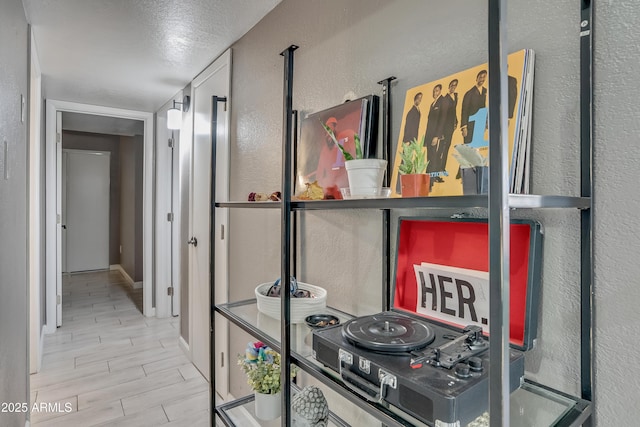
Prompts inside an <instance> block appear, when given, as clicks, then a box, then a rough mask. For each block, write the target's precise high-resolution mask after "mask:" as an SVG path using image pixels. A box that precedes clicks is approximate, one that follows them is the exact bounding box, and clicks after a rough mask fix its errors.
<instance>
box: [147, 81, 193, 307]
mask: <svg viewBox="0 0 640 427" xmlns="http://www.w3.org/2000/svg"><path fill="white" fill-rule="evenodd" d="M173 101H176V102H182V91H180V92H179V93H178V95H176V96H175V97H174V98H172V99H171V100H169V101H168V102H167V103H166V104H165V105H163V106H162V107H160V109H159V110H158V111H157V112H156V140H157V144H156V154H155V173H156V197H155V209H156V214H155V221H156V225H155V244H154V246H155V257H156V263H155V276H154V277H155V278H156V286H157V287H158V289H159V291H158V292H157V293H156V307H155V309H156V317H170V316H171V317H176V316H179V315H180V291H181V289H180V287H181V286H182V284H181V283H180V237H181V236H180V224H181V221H182V218H181V215H180V210H181V209H180V185H179V180H180V174H179V173H177V171H178V168H179V166H180V160H179V159H180V154H179V153H178V150H179V149H180V143H181V142H182V141H183V137H184V135H187V133H186V132H184V131H181V130H177V131H172V130H169V129H167V111H168V110H169V109H170V108H172V107H173ZM169 139H173V140H174V142H173V148H170V147H169ZM176 141H180V142H176ZM182 143H184V142H182ZM172 159H173V160H172ZM171 164H173V170H171ZM160 189H162V191H161V190H160ZM168 213H172V215H173V219H172V221H171V222H169V220H168V218H167V214H168ZM170 286H173V296H169V295H168V293H167V288H168V287H170ZM185 286H186V283H185Z"/></svg>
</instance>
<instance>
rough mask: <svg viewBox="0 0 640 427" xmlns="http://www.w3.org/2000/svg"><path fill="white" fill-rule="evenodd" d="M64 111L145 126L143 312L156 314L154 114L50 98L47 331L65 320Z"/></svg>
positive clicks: (47, 166)
mask: <svg viewBox="0 0 640 427" xmlns="http://www.w3.org/2000/svg"><path fill="white" fill-rule="evenodd" d="M62 112H71V113H80V114H90V115H95V116H105V117H111V118H124V119H133V120H139V121H141V122H142V127H143V135H144V136H143V137H142V138H143V149H142V151H143V152H142V159H143V168H142V171H140V173H141V174H142V177H143V178H142V179H143V186H142V187H143V189H142V197H139V199H140V204H141V205H142V206H141V208H142V210H143V215H142V224H141V227H140V228H141V230H142V236H141V239H140V240H141V241H142V244H143V251H142V263H141V264H142V270H143V278H144V280H143V283H142V288H143V291H144V300H143V312H144V315H145V316H154V315H155V312H154V307H153V306H154V304H153V293H154V292H153V283H154V282H153V269H152V263H153V256H152V254H153V252H152V251H153V247H152V242H153V240H152V237H153V236H152V234H153V233H152V231H153V217H152V212H153V208H152V200H153V191H152V190H153V139H154V129H153V114H152V113H147V112H141V111H132V110H123V109H118V108H110V107H101V106H95V105H88V104H78V103H74V102H66V101H58V100H50V99H48V100H47V101H46V150H45V163H46V200H45V202H46V220H45V223H46V248H45V253H46V265H45V271H46V274H45V276H46V295H47V296H46V319H47V322H46V326H45V331H46V333H53V332H55V330H56V327H57V326H59V325H60V324H61V320H62V314H61V309H60V308H61V306H62V225H63V223H62V191H61V186H62V185H61V169H62V131H61V129H62V123H61V121H62V120H61V114H62Z"/></svg>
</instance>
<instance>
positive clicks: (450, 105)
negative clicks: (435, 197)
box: [435, 79, 458, 182]
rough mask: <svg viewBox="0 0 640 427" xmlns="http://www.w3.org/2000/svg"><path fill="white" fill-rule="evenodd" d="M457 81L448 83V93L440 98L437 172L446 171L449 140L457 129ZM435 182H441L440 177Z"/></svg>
mask: <svg viewBox="0 0 640 427" xmlns="http://www.w3.org/2000/svg"><path fill="white" fill-rule="evenodd" d="M457 87H458V79H453V80H451V81H450V82H449V92H448V93H447V94H446V95H444V96H443V97H442V113H441V115H442V122H443V139H442V141H441V142H440V145H439V148H438V155H437V158H438V162H439V163H438V170H440V171H443V172H444V171H446V170H447V157H449V147H451V138H452V137H453V131H454V130H455V129H456V127H458V116H457V115H456V109H457V108H458V92H456V88H457ZM435 180H436V182H443V181H444V180H443V179H442V178H441V177H439V176H438V177H436V178H435Z"/></svg>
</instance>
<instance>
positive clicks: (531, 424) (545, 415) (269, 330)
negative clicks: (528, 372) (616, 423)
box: [216, 299, 591, 427]
mask: <svg viewBox="0 0 640 427" xmlns="http://www.w3.org/2000/svg"><path fill="white" fill-rule="evenodd" d="M216 312H218V313H220V314H221V315H223V316H224V317H225V318H227V319H228V320H229V321H231V322H232V323H234V324H236V325H238V326H239V327H240V328H242V329H244V330H245V331H246V332H248V333H249V334H251V335H252V336H254V337H256V338H258V339H260V340H261V341H263V342H265V343H266V344H267V345H269V346H271V347H272V348H274V349H276V350H278V351H279V350H280V321H279V320H277V319H274V318H271V317H269V316H266V315H264V314H263V313H260V312H259V311H258V307H257V305H256V300H255V299H251V300H245V301H239V302H235V303H229V304H222V305H218V306H216ZM324 313H328V314H333V315H334V316H337V317H338V318H339V319H340V323H341V324H342V323H344V322H346V321H347V320H349V319H352V318H353V316H351V315H349V314H347V313H344V312H342V311H339V310H336V309H333V308H331V307H327V308H326V310H324ZM311 346H312V333H311V328H310V327H308V326H307V325H306V324H304V323H299V324H292V325H291V360H292V363H295V364H296V365H298V366H299V367H300V368H301V369H302V370H303V371H305V372H307V373H308V374H310V375H311V376H313V377H314V378H316V379H318V380H319V381H321V382H322V383H323V384H325V385H327V386H328V387H330V388H331V389H333V390H334V391H336V392H338V393H339V394H341V395H342V396H343V397H345V398H347V399H348V400H349V401H350V402H352V403H353V404H354V405H356V406H358V407H359V408H361V409H363V410H365V411H366V412H368V413H370V414H372V415H373V416H375V417H377V418H378V419H379V420H380V421H381V422H382V423H384V424H385V425H387V426H396V427H401V426H408V425H418V426H422V425H424V424H422V423H420V422H418V421H416V420H415V419H412V418H411V417H410V416H408V415H407V414H405V413H404V412H402V411H401V410H400V409H398V408H394V407H387V406H383V405H380V404H376V403H373V402H368V401H365V400H363V399H361V398H360V397H358V396H357V395H356V394H354V393H353V392H352V391H351V390H350V389H349V388H347V387H346V386H344V384H343V383H342V381H341V380H340V379H339V376H338V374H337V373H335V372H334V371H332V370H330V369H328V368H325V367H324V366H322V364H320V363H318V362H317V361H316V360H315V359H314V358H313V355H312V347H311ZM251 402H253V396H248V397H245V398H242V399H239V400H238V401H234V402H230V403H229V404H225V405H222V406H225V407H227V406H226V405H230V406H229V408H230V409H233V408H237V407H241V406H242V407H245V406H251V407H253V404H250V403H251ZM510 405H511V420H510V425H511V426H513V427H540V426H558V427H568V426H579V425H581V424H582V423H583V422H584V421H585V420H586V419H587V418H588V416H589V415H590V414H591V404H590V403H589V402H588V401H585V400H582V399H579V398H575V397H572V396H569V395H567V394H564V393H561V392H559V391H556V390H553V389H551V388H549V387H546V386H543V385H541V384H537V383H535V382H533V381H529V380H526V379H525V381H524V383H523V384H522V386H521V387H520V388H519V389H517V390H516V391H514V392H513V393H512V394H511V400H510ZM245 409H247V408H245ZM249 409H251V408H249ZM237 410H238V411H239V409H237ZM251 410H252V409H251ZM234 413H235V412H234ZM228 425H233V424H228ZM237 425H243V424H237ZM257 425H259V424H257ZM262 425H271V424H262ZM274 425H279V424H274ZM337 425H339V424H337ZM488 425H489V424H488V417H487V416H486V415H485V416H480V417H479V418H478V419H477V420H476V421H474V422H472V423H470V424H469V425H468V427H483V426H488Z"/></svg>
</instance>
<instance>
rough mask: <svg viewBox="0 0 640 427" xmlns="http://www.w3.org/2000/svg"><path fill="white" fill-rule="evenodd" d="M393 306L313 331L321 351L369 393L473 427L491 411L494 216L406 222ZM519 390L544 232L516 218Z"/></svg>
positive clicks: (442, 422) (533, 325) (421, 415)
mask: <svg viewBox="0 0 640 427" xmlns="http://www.w3.org/2000/svg"><path fill="white" fill-rule="evenodd" d="M398 229H399V232H398V245H397V256H396V274H395V277H394V289H393V290H394V293H393V301H392V307H393V308H392V309H391V310H390V311H385V312H382V313H379V314H374V315H370V316H364V317H358V318H354V319H351V320H349V321H347V322H345V323H344V324H343V325H338V326H335V327H330V328H326V329H320V330H314V331H313V355H314V357H315V358H316V359H317V360H318V361H319V362H321V363H323V364H324V365H325V366H327V367H329V368H331V369H333V370H334V371H336V372H338V373H339V374H340V376H341V378H342V381H343V382H344V384H345V385H346V386H348V387H349V388H350V389H352V390H353V391H354V392H355V393H356V394H358V395H360V396H361V397H363V398H365V399H367V400H370V401H374V402H378V403H380V404H383V405H386V404H390V405H393V406H395V407H397V408H400V409H401V410H402V411H404V412H406V413H408V414H410V415H411V416H413V417H415V418H417V419H418V420H420V421H422V422H425V423H426V424H428V425H436V426H443V427H445V426H446V427H453V426H465V425H467V424H468V423H469V422H471V421H473V420H474V419H475V418H476V417H478V416H480V415H482V413H483V412H484V411H486V410H487V408H488V395H489V387H488V381H489V380H488V379H489V351H488V350H489V341H490V340H489V338H488V332H489V317H490V316H489V284H488V282H489V280H488V264H489V260H488V248H489V243H488V224H487V222H486V220H473V219H463V220H451V219H446V220H424V219H416V218H400V220H399V226H398ZM510 233H511V248H510V268H511V271H510V342H511V349H510V369H509V374H510V378H509V384H510V387H511V391H513V390H515V389H517V388H518V387H519V385H520V382H521V379H522V377H523V375H524V351H526V350H528V349H530V348H531V347H532V346H533V344H534V340H535V337H536V329H537V306H538V293H539V285H540V270H541V257H542V229H541V226H540V224H539V223H537V222H533V221H520V220H513V221H512V222H511V228H510Z"/></svg>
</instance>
